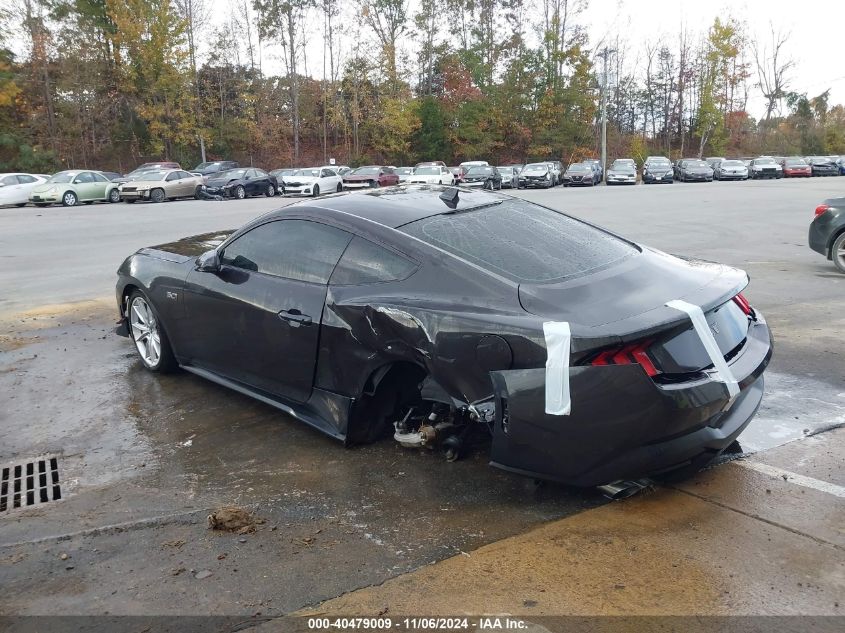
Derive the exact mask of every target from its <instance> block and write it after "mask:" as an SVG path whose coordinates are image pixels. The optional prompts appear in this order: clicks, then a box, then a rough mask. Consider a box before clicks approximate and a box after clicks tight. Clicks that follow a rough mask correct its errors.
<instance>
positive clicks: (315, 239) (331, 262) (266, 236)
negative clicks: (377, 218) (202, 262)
mask: <svg viewBox="0 0 845 633" xmlns="http://www.w3.org/2000/svg"><path fill="white" fill-rule="evenodd" d="M350 238H351V236H350V234H349V233H347V232H346V231H341V230H340V229H337V228H334V227H331V226H326V225H325V224H318V223H317V222H308V221H307V220H278V221H275V222H268V223H267V224H262V225H261V226H258V227H256V228H254V229H252V230H251V231H249V232H248V233H246V234H244V235H242V236H241V237H239V238H238V239H236V240H235V241H234V242H232V243H231V244H229V245H228V246H227V247H226V248H225V249H224V251H223V255H222V258H221V260H222V262H223V264H226V265H229V266H234V267H235V268H242V269H244V270H251V271H254V272H259V273H264V274H267V275H274V276H276V277H284V278H286V279H295V280H297V281H307V282H310V283H320V284H325V283H328V281H329V277H331V274H332V270H334V267H335V265H336V264H337V260H338V259H339V258H340V255H341V253H343V249H344V248H346V245H347V244H349V240H350Z"/></svg>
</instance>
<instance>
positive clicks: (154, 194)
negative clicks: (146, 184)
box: [150, 189, 165, 202]
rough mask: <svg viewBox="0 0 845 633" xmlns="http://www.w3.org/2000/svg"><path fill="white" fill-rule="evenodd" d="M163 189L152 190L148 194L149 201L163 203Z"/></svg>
mask: <svg viewBox="0 0 845 633" xmlns="http://www.w3.org/2000/svg"><path fill="white" fill-rule="evenodd" d="M164 198H165V196H164V189H153V190H152V191H151V192H150V200H152V201H153V202H164Z"/></svg>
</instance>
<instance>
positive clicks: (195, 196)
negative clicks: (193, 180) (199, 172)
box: [194, 185, 202, 200]
mask: <svg viewBox="0 0 845 633" xmlns="http://www.w3.org/2000/svg"><path fill="white" fill-rule="evenodd" d="M200 191H202V187H201V186H200V185H197V188H196V189H194V200H201V199H202V196H201V195H200Z"/></svg>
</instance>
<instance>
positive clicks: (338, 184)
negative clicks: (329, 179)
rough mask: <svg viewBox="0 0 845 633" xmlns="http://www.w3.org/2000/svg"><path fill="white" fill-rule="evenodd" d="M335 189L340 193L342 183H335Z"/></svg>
mask: <svg viewBox="0 0 845 633" xmlns="http://www.w3.org/2000/svg"><path fill="white" fill-rule="evenodd" d="M335 191H336V192H337V193H340V192H341V191H343V185H342V184H341V183H337V187H336V188H335Z"/></svg>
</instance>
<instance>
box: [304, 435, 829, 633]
mask: <svg viewBox="0 0 845 633" xmlns="http://www.w3.org/2000/svg"><path fill="white" fill-rule="evenodd" d="M843 451H845V429H839V430H836V431H833V432H830V433H827V434H824V435H819V436H816V437H814V438H808V439H806V440H801V441H798V442H795V443H791V444H788V445H786V446H783V447H780V448H777V449H772V450H771V451H768V452H766V453H762V454H760V455H756V456H752V457H750V458H747V459H744V460H738V461H735V462H733V463H730V464H726V465H723V466H720V467H717V468H713V469H710V470H708V471H706V472H703V473H701V474H699V475H698V476H697V477H695V478H693V479H692V480H690V481H687V482H685V483H683V484H681V485H679V486H678V487H677V488H663V489H658V490H654V491H652V492H650V493H647V494H642V495H640V496H638V497H635V498H632V499H628V500H626V501H622V502H614V503H612V504H609V505H605V506H602V507H600V508H596V509H593V510H588V511H585V512H582V513H580V514H577V515H575V516H572V517H568V518H565V519H561V520H559V521H555V522H552V523H549V524H547V525H544V526H542V527H540V528H537V529H534V530H531V531H529V532H527V533H525V534H521V535H518V536H514V537H511V538H508V539H504V540H502V541H498V542H496V543H493V544H491V545H487V546H485V547H482V548H479V549H478V550H475V551H472V552H467V553H466V554H460V555H457V556H453V557H452V558H449V559H447V560H444V561H441V562H439V563H437V564H435V565H431V566H428V567H424V568H422V569H419V570H417V571H415V572H412V573H409V574H404V575H402V576H398V577H396V578H393V579H391V580H389V581H388V582H386V583H384V584H382V585H379V586H376V587H369V588H366V589H361V590H358V591H354V592H352V593H349V594H346V595H344V596H341V597H339V598H336V599H334V600H330V601H327V602H324V603H323V604H321V605H319V606H317V607H315V608H313V609H309V610H306V611H303V612H300V614H301V615H315V614H319V615H326V616H328V617H330V618H331V617H333V616H336V615H341V614H342V615H344V616H350V615H364V616H374V615H376V614H379V613H389V614H392V615H393V616H394V617H396V616H398V615H399V614H420V613H425V614H428V615H451V616H455V615H464V614H466V615H476V616H477V615H479V614H513V615H518V616H523V617H525V618H526V619H527V620H528V621H529V622H530V621H531V617H533V616H549V615H557V616H559V615H615V616H644V615H686V616H688V615H711V616H712V615H733V616H737V615H828V616H830V615H838V616H845V499H843V497H842V493H841V492H840V493H839V494H835V493H832V492H830V491H825V490H824V489H823V488H824V486H823V485H821V486H819V487H814V486H808V485H806V484H807V482H806V481H805V480H803V479H801V480H800V481H801V482H802V483H795V481H794V478H793V477H791V474H795V475H802V476H807V477H813V479H814V480H815V481H816V482H818V481H821V482H822V484H823V483H825V482H826V483H832V481H841V479H842V477H843V475H845V468H843V461H842V459H841V455H842V454H843ZM760 464H762V465H769V466H773V465H777V464H783V465H786V466H789V468H790V469H791V470H790V471H789V473H790V474H787V475H786V479H784V477H783V476H781V474H780V473H778V474H771V475H766V474H762V473H760V472H759V471H758V470H755V469H754V468H752V467H749V465H760ZM778 468H779V467H778ZM814 476H821V477H826V478H827V479H824V480H817V479H815V477H814ZM820 488H822V489H820ZM840 490H845V489H843V488H840Z"/></svg>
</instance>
